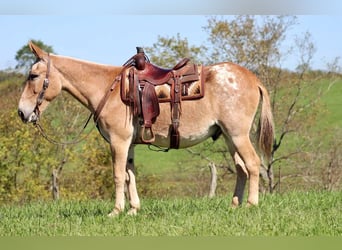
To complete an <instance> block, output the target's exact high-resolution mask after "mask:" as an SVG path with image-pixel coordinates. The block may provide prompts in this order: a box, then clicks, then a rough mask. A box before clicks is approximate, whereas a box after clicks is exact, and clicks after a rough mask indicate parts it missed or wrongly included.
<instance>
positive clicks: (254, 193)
mask: <svg viewBox="0 0 342 250" xmlns="http://www.w3.org/2000/svg"><path fill="white" fill-rule="evenodd" d="M232 142H233V145H234V147H235V149H236V151H237V153H238V155H237V156H234V158H235V159H234V160H235V161H236V160H238V161H240V160H242V161H241V164H238V165H241V166H240V168H237V169H239V170H237V171H238V177H237V185H236V189H235V193H234V197H233V205H236V204H235V203H236V202H237V203H238V204H240V203H241V199H242V195H243V189H241V187H242V186H244V183H245V182H246V178H247V175H246V173H243V169H244V167H245V169H246V170H247V172H248V177H249V187H248V198H247V202H248V204H249V205H257V204H258V201H259V169H260V158H259V156H258V155H257V154H256V152H255V150H254V147H253V145H252V143H251V141H250V139H249V136H234V137H232ZM239 182H240V184H239Z"/></svg>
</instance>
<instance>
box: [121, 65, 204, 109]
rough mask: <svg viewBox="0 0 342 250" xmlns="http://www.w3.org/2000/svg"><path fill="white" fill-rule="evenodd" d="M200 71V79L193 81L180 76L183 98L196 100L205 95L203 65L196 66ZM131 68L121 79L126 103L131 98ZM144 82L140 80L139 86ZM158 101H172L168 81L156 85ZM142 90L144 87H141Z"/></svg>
mask: <svg viewBox="0 0 342 250" xmlns="http://www.w3.org/2000/svg"><path fill="white" fill-rule="evenodd" d="M195 67H196V69H197V71H198V77H199V80H198V81H192V80H191V77H189V79H188V77H187V76H184V77H181V78H180V81H181V100H182V101H185V100H196V99H200V98H202V97H203V96H204V80H202V79H203V71H202V65H196V66H195ZM130 69H131V68H127V69H126V70H125V71H124V72H123V73H122V75H121V76H122V79H121V99H122V101H123V102H124V103H127V101H128V100H129V90H130V88H129V71H130ZM143 85H144V82H143V81H142V82H140V86H138V88H139V87H140V88H142V87H143ZM154 88H155V91H156V94H157V97H158V101H159V102H160V103H161V102H171V84H170V83H168V82H166V83H164V84H159V85H156V86H154ZM140 91H142V89H140Z"/></svg>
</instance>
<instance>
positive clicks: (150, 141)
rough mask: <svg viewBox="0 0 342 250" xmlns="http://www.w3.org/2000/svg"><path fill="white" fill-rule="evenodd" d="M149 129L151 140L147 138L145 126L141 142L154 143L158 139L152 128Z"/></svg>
mask: <svg viewBox="0 0 342 250" xmlns="http://www.w3.org/2000/svg"><path fill="white" fill-rule="evenodd" d="M148 129H149V130H150V133H151V138H145V135H146V133H145V131H146V128H145V126H143V129H142V131H141V140H142V141H143V142H144V143H152V142H154V141H155V139H156V137H155V135H154V133H153V130H152V128H151V127H149V128H148Z"/></svg>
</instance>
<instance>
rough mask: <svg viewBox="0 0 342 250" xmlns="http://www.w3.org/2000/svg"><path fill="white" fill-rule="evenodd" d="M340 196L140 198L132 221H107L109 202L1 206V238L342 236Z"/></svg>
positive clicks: (318, 193) (329, 194)
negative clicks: (240, 202)
mask: <svg viewBox="0 0 342 250" xmlns="http://www.w3.org/2000/svg"><path fill="white" fill-rule="evenodd" d="M341 197H342V192H305V193H304V192H291V193H287V194H284V195H266V196H262V197H261V200H260V205H259V206H257V207H250V208H247V207H244V206H243V207H240V208H237V209H232V208H230V207H229V204H230V200H229V199H228V198H226V197H216V198H214V199H207V198H186V199H144V200H143V201H142V205H143V207H142V210H141V211H140V212H139V214H138V215H137V216H128V215H126V214H122V215H120V216H119V217H117V218H108V217H107V213H108V212H110V211H111V209H112V207H113V204H112V202H109V201H99V200H97V201H94V200H91V201H60V202H56V203H53V202H38V203H32V204H25V205H19V206H16V205H5V206H1V207H0V221H1V223H0V235H1V236H32V235H34V236H37V235H39V236H40V235H52V236H57V235H71V236H76V235H87V236H90V235H91V236H96V235H101V236H138V235H139V236H147V235H149V236H166V235H167V236H209V235H219V236H240V235H241V236H242V235H243V236H281V235H282V236H288V235H291V236H322V235H329V236H341V235H342V214H341V207H342V199H341Z"/></svg>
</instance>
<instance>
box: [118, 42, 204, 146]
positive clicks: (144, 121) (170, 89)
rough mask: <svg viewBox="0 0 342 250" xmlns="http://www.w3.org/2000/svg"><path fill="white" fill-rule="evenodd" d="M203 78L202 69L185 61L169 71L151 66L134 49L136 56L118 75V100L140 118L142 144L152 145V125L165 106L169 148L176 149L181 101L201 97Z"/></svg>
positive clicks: (142, 53)
mask: <svg viewBox="0 0 342 250" xmlns="http://www.w3.org/2000/svg"><path fill="white" fill-rule="evenodd" d="M202 77H203V71H202V66H198V65H195V64H193V63H191V62H190V60H189V59H188V58H184V59H182V60H181V61H180V62H179V63H177V64H176V65H175V66H174V67H173V68H171V69H164V68H160V67H158V66H156V65H153V64H152V63H150V60H149V58H148V57H147V56H146V55H145V53H144V50H143V48H140V47H137V54H136V55H134V56H133V57H131V58H130V59H129V60H128V61H127V62H126V63H125V64H124V70H123V71H122V73H121V99H122V101H123V102H124V103H125V104H127V105H128V106H130V108H131V112H132V114H133V116H138V117H139V119H140V122H141V125H142V133H141V140H142V142H143V143H147V144H151V143H153V142H154V140H155V135H154V132H153V129H152V124H153V123H154V122H155V121H156V118H157V117H158V115H159V113H160V110H159V103H162V102H168V103H170V106H171V125H170V148H179V137H180V135H179V131H178V127H179V119H180V115H181V101H182V100H195V99H199V98H202V97H203V96H204V87H203V81H202V79H201V78H202Z"/></svg>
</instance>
